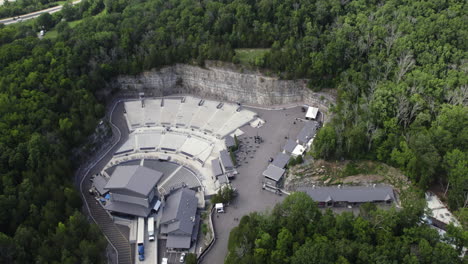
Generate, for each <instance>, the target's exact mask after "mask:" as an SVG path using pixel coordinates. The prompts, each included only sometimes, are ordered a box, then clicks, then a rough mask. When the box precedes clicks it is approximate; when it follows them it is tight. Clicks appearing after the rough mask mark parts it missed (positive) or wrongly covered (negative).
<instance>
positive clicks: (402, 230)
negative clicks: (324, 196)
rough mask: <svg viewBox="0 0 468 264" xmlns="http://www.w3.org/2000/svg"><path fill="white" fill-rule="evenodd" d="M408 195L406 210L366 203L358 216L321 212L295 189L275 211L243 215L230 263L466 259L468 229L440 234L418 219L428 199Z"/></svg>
mask: <svg viewBox="0 0 468 264" xmlns="http://www.w3.org/2000/svg"><path fill="white" fill-rule="evenodd" d="M406 198H408V199H407V200H406V201H407V202H408V201H410V202H409V203H407V204H405V207H404V208H403V209H402V210H399V211H397V210H395V209H394V208H393V209H390V210H382V209H377V208H376V206H375V205H374V204H365V205H363V206H362V207H361V209H360V211H361V212H360V216H359V217H355V216H354V215H353V213H351V212H345V213H341V214H339V215H336V214H334V213H332V212H331V211H330V210H327V211H325V212H322V211H320V210H319V209H318V208H317V206H316V203H315V202H314V201H313V200H312V199H311V198H310V197H309V196H308V195H307V194H305V193H302V192H299V193H293V194H292V195H290V196H288V197H287V198H286V199H285V200H284V202H283V203H281V204H277V205H276V207H275V208H274V209H273V210H272V211H271V212H270V213H267V214H259V213H252V214H250V215H247V216H244V217H242V219H241V220H240V223H239V226H237V227H235V228H234V229H233V230H232V231H231V234H230V236H229V245H228V248H229V253H228V256H227V258H226V261H225V263H226V264H231V263H232V264H243V263H246V264H255V263H261V264H267V263H291V264H315V263H316V264H346V263H363V264H364V263H366V264H367V263H382V264H384V263H389V264H390V263H404V264H410V263H411V264H416V263H428V264H430V263H439V264H444V263H446V264H456V263H464V262H463V260H462V259H460V258H459V257H458V256H459V254H460V252H461V248H462V247H463V245H466V244H467V243H468V231H466V230H465V231H462V230H461V229H458V228H455V227H453V226H450V227H449V228H448V232H447V235H446V236H444V237H443V238H442V240H441V238H440V236H439V234H438V233H437V231H436V230H435V229H432V228H430V227H428V226H427V225H420V224H418V222H419V221H420V220H419V219H420V216H421V215H422V213H423V211H424V206H425V201H424V199H421V200H418V199H413V198H414V197H413V198H409V197H406ZM449 243H451V244H452V245H454V247H452V245H450V244H449ZM465 260H466V258H465Z"/></svg>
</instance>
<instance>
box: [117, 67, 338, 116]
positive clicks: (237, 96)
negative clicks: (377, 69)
mask: <svg viewBox="0 0 468 264" xmlns="http://www.w3.org/2000/svg"><path fill="white" fill-rule="evenodd" d="M110 86H111V88H112V89H118V90H119V91H121V92H145V94H146V95H147V96H166V95H174V94H193V95H197V96H200V97H204V98H212V99H217V100H225V101H231V102H239V103H243V104H249V105H255V106H265V107H268V106H282V105H284V106H286V105H292V104H301V103H303V104H308V105H311V106H315V107H318V108H319V109H320V110H321V111H322V112H325V113H327V112H328V108H329V107H330V105H331V104H335V102H336V96H335V95H334V94H332V93H330V92H318V93H316V92H313V91H311V90H310V89H308V88H307V80H280V79H279V78H276V77H268V76H264V75H262V74H260V73H258V72H242V71H239V70H237V69H232V67H231V68H230V67H222V66H206V67H204V68H201V67H197V66H191V65H186V64H176V65H173V66H168V67H165V68H162V69H157V70H151V71H146V72H142V73H140V74H138V75H121V76H119V77H117V78H116V79H114V80H113V81H112V82H111V83H110Z"/></svg>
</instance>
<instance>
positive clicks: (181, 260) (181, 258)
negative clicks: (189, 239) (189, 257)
mask: <svg viewBox="0 0 468 264" xmlns="http://www.w3.org/2000/svg"><path fill="white" fill-rule="evenodd" d="M184 261H185V252H184V253H182V254H180V259H179V262H180V263H184Z"/></svg>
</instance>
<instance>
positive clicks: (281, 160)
mask: <svg viewBox="0 0 468 264" xmlns="http://www.w3.org/2000/svg"><path fill="white" fill-rule="evenodd" d="M289 158H291V156H289V155H288V154H285V153H283V152H280V153H278V154H277V155H276V157H275V158H274V159H273V162H272V164H273V165H275V166H276V167H278V168H284V167H285V166H286V165H287V164H288V162H289Z"/></svg>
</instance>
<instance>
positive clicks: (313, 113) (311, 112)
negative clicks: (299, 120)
mask: <svg viewBox="0 0 468 264" xmlns="http://www.w3.org/2000/svg"><path fill="white" fill-rule="evenodd" d="M317 114H318V108H317V107H312V106H309V109H307V113H306V116H305V117H306V119H314V120H315V118H317Z"/></svg>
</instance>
